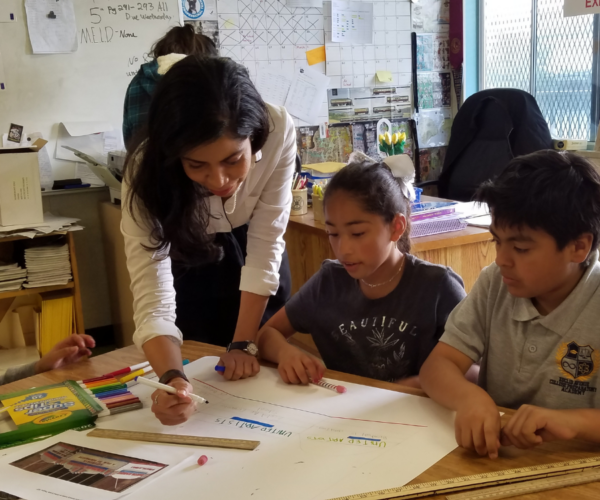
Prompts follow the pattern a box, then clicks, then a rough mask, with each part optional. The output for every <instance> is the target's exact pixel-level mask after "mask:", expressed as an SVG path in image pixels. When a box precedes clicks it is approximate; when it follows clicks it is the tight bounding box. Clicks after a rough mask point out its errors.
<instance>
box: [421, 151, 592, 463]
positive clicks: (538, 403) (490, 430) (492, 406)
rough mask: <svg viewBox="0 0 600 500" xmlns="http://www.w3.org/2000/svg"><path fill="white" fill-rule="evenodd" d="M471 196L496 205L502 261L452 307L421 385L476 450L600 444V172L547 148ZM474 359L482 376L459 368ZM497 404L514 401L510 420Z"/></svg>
mask: <svg viewBox="0 0 600 500" xmlns="http://www.w3.org/2000/svg"><path fill="white" fill-rule="evenodd" d="M476 199H477V200H478V201H482V202H486V203H488V205H489V206H490V210H491V213H492V225H491V227H490V231H491V233H492V235H493V236H494V241H495V243H496V253H497V256H496V262H495V264H492V265H491V266H489V267H487V268H486V269H484V270H483V271H482V272H481V275H480V276H479V279H478V280H477V282H476V283H475V286H474V287H473V290H472V291H471V292H470V293H469V295H468V296H467V297H466V298H465V299H464V300H463V301H462V302H461V303H460V304H459V305H458V306H457V307H456V308H455V309H454V311H453V312H452V313H451V314H450V316H449V318H448V321H447V323H446V328H445V332H444V334H443V336H442V337H441V339H440V342H439V343H438V345H437V346H436V347H435V349H434V350H433V351H432V353H431V355H430V356H429V357H428V359H427V361H426V362H425V363H424V365H423V367H422V369H421V372H420V380H421V384H422V387H423V389H424V390H425V391H426V392H427V393H428V394H429V395H430V396H431V398H432V399H434V400H435V401H437V402H438V403H440V404H441V405H443V406H445V407H447V408H449V409H452V410H455V411H456V421H455V431H456V440H457V442H458V444H459V445H460V446H463V447H465V448H467V449H471V450H475V451H476V452H477V453H478V454H480V455H489V456H490V458H495V457H497V455H498V448H499V447H500V446H501V445H503V446H508V445H514V446H516V447H518V448H531V447H533V446H536V445H538V444H541V443H543V442H544V441H551V440H555V439H572V438H580V439H585V440H589V441H593V442H598V443H600V393H599V391H600V263H599V262H598V244H599V240H598V238H599V235H600V175H599V174H598V173H597V172H596V171H595V170H594V168H593V167H592V166H591V165H590V164H589V163H588V162H587V161H586V160H584V159H583V158H581V157H578V156H575V155H572V154H568V153H558V152H556V151H540V152H537V153H533V154H530V155H527V156H522V157H519V158H516V159H514V160H513V161H512V162H511V163H510V164H509V166H508V167H507V168H506V170H505V171H504V172H503V173H502V174H500V176H499V177H498V178H497V179H496V180H495V181H493V182H492V181H490V182H488V183H486V184H484V185H482V186H481V187H480V188H479V191H478V192H477V195H476ZM473 363H480V364H481V370H480V374H479V383H478V385H475V384H473V383H471V382H468V381H467V380H466V379H465V377H464V374H465V373H466V372H467V370H468V369H469V368H470V367H471V365H472V364H473ZM496 405H498V406H504V407H508V408H513V409H516V410H517V412H516V413H515V415H514V416H513V417H512V418H511V419H510V420H509V422H508V423H507V424H506V425H505V426H504V427H503V428H502V427H501V422H500V417H499V414H498V409H497V407H496Z"/></svg>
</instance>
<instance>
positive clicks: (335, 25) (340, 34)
mask: <svg viewBox="0 0 600 500" xmlns="http://www.w3.org/2000/svg"><path fill="white" fill-rule="evenodd" d="M331 40H332V41H333V42H344V43H356V44H370V43H373V4H372V3H366V2H354V1H350V2H347V1H343V0H333V1H332V2H331Z"/></svg>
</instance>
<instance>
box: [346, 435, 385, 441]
mask: <svg viewBox="0 0 600 500" xmlns="http://www.w3.org/2000/svg"><path fill="white" fill-rule="evenodd" d="M348 439H362V440H363V441H381V439H372V438H366V437H360V436H348Z"/></svg>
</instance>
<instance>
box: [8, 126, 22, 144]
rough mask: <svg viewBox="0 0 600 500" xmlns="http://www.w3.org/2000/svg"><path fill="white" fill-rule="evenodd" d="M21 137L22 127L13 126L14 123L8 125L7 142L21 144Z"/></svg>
mask: <svg viewBox="0 0 600 500" xmlns="http://www.w3.org/2000/svg"><path fill="white" fill-rule="evenodd" d="M22 137H23V127H22V126H21V125H15V124H14V123H11V124H10V129H8V138H7V139H8V140H9V141H11V142H16V143H19V144H20V143H21V138H22Z"/></svg>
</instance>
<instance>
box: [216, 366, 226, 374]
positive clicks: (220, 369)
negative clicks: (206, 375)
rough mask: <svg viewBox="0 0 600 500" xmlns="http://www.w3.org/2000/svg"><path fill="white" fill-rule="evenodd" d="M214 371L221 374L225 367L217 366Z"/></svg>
mask: <svg viewBox="0 0 600 500" xmlns="http://www.w3.org/2000/svg"><path fill="white" fill-rule="evenodd" d="M215 371H216V372H220V373H223V372H224V371H225V367H224V366H221V365H217V366H215Z"/></svg>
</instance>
